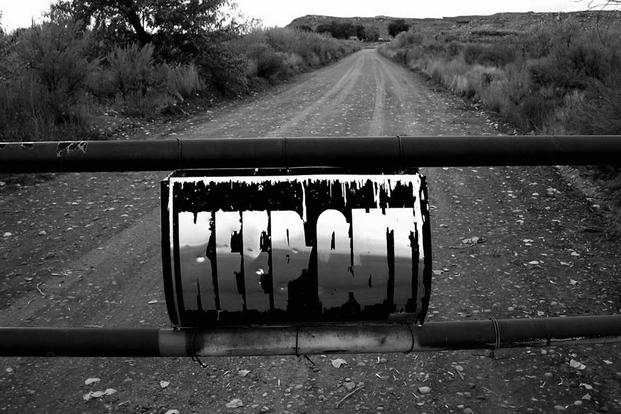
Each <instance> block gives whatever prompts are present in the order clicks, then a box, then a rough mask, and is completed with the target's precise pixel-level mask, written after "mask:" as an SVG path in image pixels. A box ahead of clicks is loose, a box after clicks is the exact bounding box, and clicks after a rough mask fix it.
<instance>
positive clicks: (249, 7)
mask: <svg viewBox="0 0 621 414" xmlns="http://www.w3.org/2000/svg"><path fill="white" fill-rule="evenodd" d="M50 3H51V1H50V0H0V12H2V21H1V22H2V26H3V27H4V28H5V29H8V30H13V29H15V28H17V27H26V26H29V25H30V22H31V21H32V19H35V20H36V21H40V20H41V13H42V12H43V11H45V10H46V9H47V8H48V7H49V5H50ZM236 3H237V4H238V5H239V8H240V10H241V11H242V12H243V14H244V15H246V16H247V17H255V18H258V19H261V20H262V21H263V24H264V25H265V26H285V25H287V24H288V23H290V22H291V20H293V19H295V18H296V17H299V16H303V15H306V14H324V15H330V16H343V17H350V16H379V15H384V16H394V17H443V16H447V17H448V16H460V15H468V14H493V13H497V12H508V11H522V12H525V11H575V10H584V9H586V8H587V6H588V1H587V0H582V1H581V0H520V1H516V0H468V1H466V0H436V1H432V0H385V1H378V0H373V1H364V0H311V1H293V0H237V2H236Z"/></svg>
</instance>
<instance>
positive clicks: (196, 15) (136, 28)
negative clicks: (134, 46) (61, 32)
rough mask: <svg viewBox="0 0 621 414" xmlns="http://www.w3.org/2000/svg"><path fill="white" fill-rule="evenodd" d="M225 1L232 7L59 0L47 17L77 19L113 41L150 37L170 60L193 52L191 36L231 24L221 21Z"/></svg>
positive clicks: (219, 2)
mask: <svg viewBox="0 0 621 414" xmlns="http://www.w3.org/2000/svg"><path fill="white" fill-rule="evenodd" d="M225 6H230V7H234V5H233V3H231V1H230V0H90V1H81V0H59V1H58V2H57V3H56V4H54V5H52V7H51V10H50V19H51V20H52V21H59V20H60V21H63V20H66V19H70V20H72V21H74V22H78V21H79V22H81V24H82V26H83V28H84V29H86V28H91V29H92V30H93V32H94V33H95V35H96V36H97V37H99V38H100V39H101V40H104V41H109V42H112V43H116V44H119V43H121V44H123V43H131V42H138V43H139V44H141V45H143V46H144V45H146V44H147V43H153V44H154V45H155V47H156V52H157V53H160V54H163V55H165V57H167V58H173V60H176V58H177V57H179V56H177V55H179V54H181V55H183V54H187V53H193V52H196V44H195V43H196V41H197V40H199V39H202V38H204V37H206V36H211V37H213V34H214V33H217V32H219V33H220V34H223V33H226V32H228V31H231V30H234V29H235V28H236V23H235V22H231V21H229V22H227V16H226V14H225V13H223V9H224V8H225ZM167 55H168V56H167Z"/></svg>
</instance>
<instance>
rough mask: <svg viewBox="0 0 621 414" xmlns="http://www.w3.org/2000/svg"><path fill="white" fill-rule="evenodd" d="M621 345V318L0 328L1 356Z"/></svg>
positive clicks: (173, 354) (115, 355)
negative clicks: (177, 327)
mask: <svg viewBox="0 0 621 414" xmlns="http://www.w3.org/2000/svg"><path fill="white" fill-rule="evenodd" d="M581 341H587V342H589V343H593V342H602V343H608V342H619V341H621V315H611V316H580V317H567V318H543V319H503V320H474V321H457V322H431V323H427V324H425V325H424V326H422V327H418V326H412V325H407V324H388V323H386V324H372V325H322V326H297V327H296V326H290V327H238V328H229V329H225V328H219V329H210V330H207V329H204V330H195V329H182V330H170V329H163V330H157V329H80V328H0V356H108V357H121V356H134V357H137V356H142V357H152V356H162V357H172V356H194V355H198V356H244V355H300V354H308V355H311V354H327V353H376V352H377V353H390V352H399V353H402V352H424V351H442V350H460V349H461V350H466V349H495V348H509V347H525V346H548V345H559V344H566V343H572V344H573V343H576V342H578V343H579V342H581Z"/></svg>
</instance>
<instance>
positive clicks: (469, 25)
mask: <svg viewBox="0 0 621 414" xmlns="http://www.w3.org/2000/svg"><path fill="white" fill-rule="evenodd" d="M568 18H572V19H573V20H576V21H577V22H579V23H581V24H585V25H591V24H595V23H596V22H599V23H600V24H606V22H607V21H614V20H616V21H619V19H621V12H612V11H611V12H598V11H580V12H572V13H535V12H526V13H496V14H492V15H490V16H457V17H444V18H441V19H440V18H437V19H435V18H428V19H414V18H401V17H388V16H377V17H332V16H317V15H308V16H303V17H298V18H297V19H295V20H293V21H292V22H291V23H289V27H301V26H302V27H303V26H306V27H309V28H311V29H312V30H315V29H316V28H317V26H319V25H322V24H329V23H330V22H333V21H336V22H338V23H352V24H354V25H362V26H365V27H367V26H374V27H376V28H377V29H378V30H379V32H380V37H382V38H384V39H388V38H389V35H388V25H389V24H390V22H392V21H394V20H397V19H402V20H404V21H405V23H406V24H408V25H410V26H413V27H417V28H420V30H423V31H430V30H431V31H437V32H439V33H441V32H443V31H450V32H451V33H453V34H456V33H463V34H464V36H466V35H472V34H474V35H477V34H478V35H481V36H487V35H491V36H494V35H496V36H498V35H503V34H505V33H508V34H510V33H511V32H522V31H525V30H528V29H529V28H530V27H533V26H535V25H540V24H546V23H550V22H553V21H559V20H565V19H568Z"/></svg>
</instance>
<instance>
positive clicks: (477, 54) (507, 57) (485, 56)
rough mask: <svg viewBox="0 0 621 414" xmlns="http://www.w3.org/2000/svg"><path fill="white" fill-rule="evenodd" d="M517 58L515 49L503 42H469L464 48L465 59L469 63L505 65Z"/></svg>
mask: <svg viewBox="0 0 621 414" xmlns="http://www.w3.org/2000/svg"><path fill="white" fill-rule="evenodd" d="M515 59H516V53H515V50H514V49H513V48H511V47H509V46H505V45H503V44H499V43H494V44H492V45H481V44H468V45H467V46H466V47H465V48H464V60H465V61H466V63H467V64H469V65H474V64H477V63H478V64H480V65H489V66H496V67H503V66H506V65H508V64H509V63H512V62H514V61H515Z"/></svg>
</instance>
